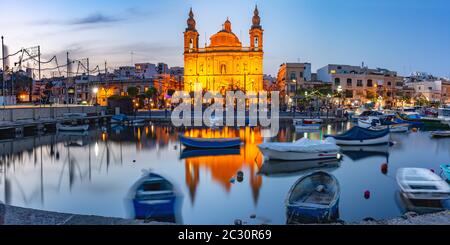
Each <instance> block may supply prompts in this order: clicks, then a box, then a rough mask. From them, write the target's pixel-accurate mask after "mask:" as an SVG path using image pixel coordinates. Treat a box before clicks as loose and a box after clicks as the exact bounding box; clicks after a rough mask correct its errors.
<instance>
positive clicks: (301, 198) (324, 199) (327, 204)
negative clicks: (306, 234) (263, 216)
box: [286, 171, 340, 224]
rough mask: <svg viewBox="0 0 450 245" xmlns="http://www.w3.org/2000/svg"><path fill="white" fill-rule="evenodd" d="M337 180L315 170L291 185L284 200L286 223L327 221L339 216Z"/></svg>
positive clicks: (334, 219)
mask: <svg viewBox="0 0 450 245" xmlns="http://www.w3.org/2000/svg"><path fill="white" fill-rule="evenodd" d="M339 197H340V187H339V182H338V180H337V179H336V177H334V176H333V175H331V174H329V173H327V172H323V171H317V172H314V173H311V174H308V175H306V176H303V177H302V178H300V179H299V180H297V182H295V184H294V185H293V186H292V187H291V189H290V191H289V193H288V197H287V200H286V215H287V223H288V224H295V223H328V222H333V221H336V220H337V219H338V217H339Z"/></svg>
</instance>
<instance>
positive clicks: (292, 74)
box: [290, 72, 297, 80]
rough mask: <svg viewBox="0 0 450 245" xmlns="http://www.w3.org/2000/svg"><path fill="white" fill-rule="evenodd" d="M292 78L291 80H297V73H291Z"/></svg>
mask: <svg viewBox="0 0 450 245" xmlns="http://www.w3.org/2000/svg"><path fill="white" fill-rule="evenodd" d="M290 78H291V80H297V76H296V75H295V72H291V75H290Z"/></svg>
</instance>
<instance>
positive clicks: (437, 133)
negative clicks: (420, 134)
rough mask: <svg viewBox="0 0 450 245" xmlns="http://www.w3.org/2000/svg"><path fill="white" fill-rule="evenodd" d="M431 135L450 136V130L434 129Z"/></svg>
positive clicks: (438, 136) (437, 136)
mask: <svg viewBox="0 0 450 245" xmlns="http://www.w3.org/2000/svg"><path fill="white" fill-rule="evenodd" d="M431 136H432V137H434V138H446V137H450V131H448V130H447V131H432V132H431Z"/></svg>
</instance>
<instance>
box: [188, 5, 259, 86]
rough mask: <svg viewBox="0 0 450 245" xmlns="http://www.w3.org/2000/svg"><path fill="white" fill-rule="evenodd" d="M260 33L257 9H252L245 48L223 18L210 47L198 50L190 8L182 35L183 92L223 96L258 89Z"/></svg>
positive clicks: (196, 35)
mask: <svg viewBox="0 0 450 245" xmlns="http://www.w3.org/2000/svg"><path fill="white" fill-rule="evenodd" d="M263 32H264V30H263V29H262V26H261V19H260V17H259V11H258V7H255V10H254V15H253V18H252V26H251V28H250V31H249V37H250V46H249V47H244V46H243V45H242V43H241V41H240V40H239V38H238V37H237V36H236V35H235V34H234V33H233V31H232V29H231V22H230V20H228V19H227V20H226V21H225V23H224V24H223V28H222V30H220V31H219V32H217V33H216V34H214V35H213V36H211V37H210V44H209V45H206V44H205V47H204V48H200V47H199V33H198V31H197V30H196V22H195V19H194V14H193V12H192V9H191V10H190V12H189V18H188V20H187V28H186V30H185V32H184V89H185V91H189V92H192V91H200V90H203V91H205V90H206V91H218V92H222V93H224V92H225V91H229V90H241V91H243V92H249V91H254V92H257V91H260V90H262V89H263V55H264V52H263Z"/></svg>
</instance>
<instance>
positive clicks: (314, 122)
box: [293, 119, 323, 131]
mask: <svg viewBox="0 0 450 245" xmlns="http://www.w3.org/2000/svg"><path fill="white" fill-rule="evenodd" d="M322 122H323V120H322V119H294V120H293V124H294V126H295V130H297V131H299V130H319V129H320V128H321V127H322Z"/></svg>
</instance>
